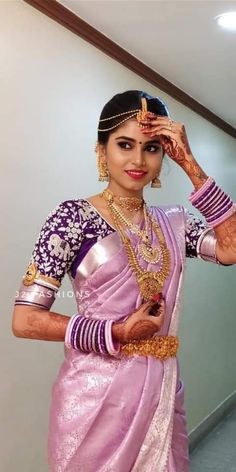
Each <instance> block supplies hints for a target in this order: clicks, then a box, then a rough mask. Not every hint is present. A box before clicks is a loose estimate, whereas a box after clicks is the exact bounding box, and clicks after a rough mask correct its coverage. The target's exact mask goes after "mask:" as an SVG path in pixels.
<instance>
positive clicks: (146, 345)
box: [121, 336, 179, 359]
mask: <svg viewBox="0 0 236 472" xmlns="http://www.w3.org/2000/svg"><path fill="white" fill-rule="evenodd" d="M178 347H179V338H178V337H177V336H155V337H154V338H150V339H142V340H140V341H132V342H130V343H127V344H124V345H123V346H122V348H121V352H122V353H123V354H125V355H126V356H134V355H135V354H137V355H138V356H153V357H157V358H158V359H168V357H175V356H176V354H177V351H178Z"/></svg>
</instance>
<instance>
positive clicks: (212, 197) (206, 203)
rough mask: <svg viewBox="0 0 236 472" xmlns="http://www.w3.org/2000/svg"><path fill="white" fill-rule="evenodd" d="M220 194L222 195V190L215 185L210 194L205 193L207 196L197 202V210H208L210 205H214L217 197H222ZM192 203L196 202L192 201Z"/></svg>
mask: <svg viewBox="0 0 236 472" xmlns="http://www.w3.org/2000/svg"><path fill="white" fill-rule="evenodd" d="M222 196H224V192H223V191H222V190H221V189H220V188H217V187H216V188H215V189H214V191H213V192H212V193H211V194H210V193H209V194H208V195H207V198H206V199H205V201H204V202H202V203H199V204H198V208H199V210H200V211H202V212H205V209H207V210H208V209H209V208H210V206H212V205H213V207H214V206H215V205H216V203H217V202H218V200H219V198H222ZM194 205H196V204H195V203H194Z"/></svg>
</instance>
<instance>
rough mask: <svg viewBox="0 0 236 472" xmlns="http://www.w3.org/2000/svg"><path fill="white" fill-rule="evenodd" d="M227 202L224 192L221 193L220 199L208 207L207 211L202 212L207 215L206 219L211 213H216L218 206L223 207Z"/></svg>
mask: <svg viewBox="0 0 236 472" xmlns="http://www.w3.org/2000/svg"><path fill="white" fill-rule="evenodd" d="M228 198H230V197H228ZM224 201H225V195H224V192H221V194H220V195H219V198H217V200H216V201H213V202H211V203H210V204H209V206H208V207H207V210H206V211H204V210H202V209H201V211H203V212H204V214H205V215H206V217H207V216H208V215H209V214H211V212H213V211H215V210H216V209H217V207H218V206H220V205H222V203H224Z"/></svg>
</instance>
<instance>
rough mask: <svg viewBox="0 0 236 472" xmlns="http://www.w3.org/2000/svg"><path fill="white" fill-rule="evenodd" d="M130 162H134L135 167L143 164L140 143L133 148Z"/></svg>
mask: <svg viewBox="0 0 236 472" xmlns="http://www.w3.org/2000/svg"><path fill="white" fill-rule="evenodd" d="M132 164H134V165H135V166H136V167H142V166H144V165H145V159H144V152H143V150H142V147H141V145H138V146H137V147H136V148H135V150H134V153H133V156H132Z"/></svg>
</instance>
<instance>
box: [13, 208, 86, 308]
mask: <svg viewBox="0 0 236 472" xmlns="http://www.w3.org/2000/svg"><path fill="white" fill-rule="evenodd" d="M82 239H83V232H82V225H81V222H80V218H79V212H78V206H77V205H76V202H75V201H74V200H69V201H66V202H63V203H60V204H59V205H58V206H57V207H56V208H55V209H54V210H53V211H51V213H49V215H48V217H47V219H46V221H45V223H44V225H43V227H42V229H41V231H40V234H39V237H38V239H37V241H36V243H35V246H34V250H33V253H32V256H31V259H30V262H29V265H28V268H27V270H26V273H25V275H24V277H23V281H22V284H21V287H20V290H19V291H18V293H17V296H16V300H15V304H16V305H33V306H36V307H39V308H45V309H47V310H49V309H50V308H51V306H52V304H53V302H54V299H55V296H56V292H57V291H58V289H59V287H60V285H61V282H62V279H63V277H64V276H65V274H66V273H67V272H68V271H69V270H70V267H71V264H72V263H73V261H74V259H75V257H76V255H77V253H78V251H79V249H80V246H81V243H82Z"/></svg>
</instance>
